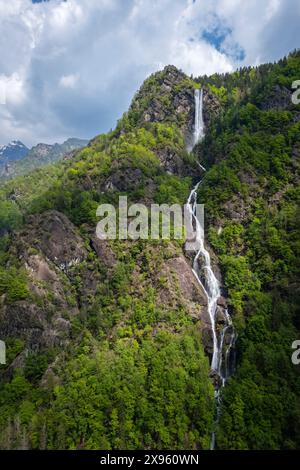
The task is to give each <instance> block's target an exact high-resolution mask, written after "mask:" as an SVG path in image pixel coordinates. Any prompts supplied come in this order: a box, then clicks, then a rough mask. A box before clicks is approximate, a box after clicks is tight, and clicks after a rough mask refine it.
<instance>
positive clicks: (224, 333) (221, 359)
mask: <svg viewBox="0 0 300 470" xmlns="http://www.w3.org/2000/svg"><path fill="white" fill-rule="evenodd" d="M203 137H204V122H203V90H202V89H201V92H199V90H195V126H194V145H195V144H197V143H198V142H199V141H200V140H201V139H202V138H203ZM199 165H200V164H199ZM200 167H201V168H202V169H203V170H204V171H205V168H204V167H202V165H200ZM201 181H202V180H200V181H199V182H198V183H197V184H196V185H195V187H194V188H193V189H192V190H191V192H190V195H189V197H188V200H187V208H188V213H189V218H190V221H189V223H190V225H191V226H192V227H194V229H195V231H196V246H197V252H196V255H195V257H194V260H193V273H194V275H195V277H196V279H197V281H198V283H199V284H200V285H201V287H202V289H203V290H204V292H205V294H206V296H207V307H208V315H209V319H210V323H211V333H212V343H213V352H212V359H211V373H212V376H214V377H215V379H217V380H215V399H216V420H215V424H217V423H218V422H219V417H220V405H221V397H220V388H221V387H222V386H224V385H225V383H226V380H227V379H228V377H230V374H231V373H232V369H233V364H232V354H231V353H232V351H233V348H234V344H235V331H234V328H233V324H232V321H231V318H230V315H229V314H228V311H227V309H225V311H224V319H223V325H222V326H221V327H220V325H216V314H217V307H218V299H219V297H220V295H221V292H220V285H219V281H218V280H217V278H216V276H215V274H214V272H213V269H212V266H211V260H210V254H209V252H208V251H207V250H206V248H205V245H204V229H203V227H201V224H200V222H199V220H198V219H197V216H196V209H197V191H198V188H199V186H200V184H201ZM217 326H218V328H217ZM228 339H229V341H228ZM214 448H215V431H213V432H212V439H211V449H214Z"/></svg>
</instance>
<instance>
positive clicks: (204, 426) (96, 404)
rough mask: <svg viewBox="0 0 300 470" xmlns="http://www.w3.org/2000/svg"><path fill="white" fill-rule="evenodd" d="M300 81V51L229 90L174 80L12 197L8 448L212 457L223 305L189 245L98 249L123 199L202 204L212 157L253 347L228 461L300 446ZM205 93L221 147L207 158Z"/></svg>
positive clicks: (214, 193)
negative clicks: (210, 332)
mask: <svg viewBox="0 0 300 470" xmlns="http://www.w3.org/2000/svg"><path fill="white" fill-rule="evenodd" d="M299 78H300V53H299V52H298V51H295V52H293V53H292V54H290V55H289V56H288V57H286V58H284V59H282V60H281V61H279V62H278V63H276V64H266V65H262V66H259V67H256V68H243V69H240V70H238V71H236V72H234V73H232V74H225V75H217V74H216V75H213V76H211V77H200V78H194V79H192V78H189V77H187V76H186V75H185V74H183V73H182V72H181V71H178V70H177V69H176V68H175V67H172V66H169V67H166V68H165V69H164V70H163V71H161V72H158V73H156V74H154V75H152V76H150V77H149V78H148V79H147V80H146V81H145V82H144V84H143V85H142V87H141V89H140V90H139V91H138V92H137V94H136V95H135V97H134V99H133V102H132V104H131V106H130V109H129V110H128V112H127V113H125V114H124V115H123V117H122V118H121V119H120V121H119V122H118V125H117V127H116V129H115V130H113V131H112V132H110V133H108V134H103V135H100V136H98V137H96V138H95V139H94V140H92V141H91V142H90V144H89V145H88V146H87V147H86V148H84V149H83V150H80V151H78V152H77V153H76V154H75V155H74V156H73V158H71V159H69V160H67V161H63V162H59V163H57V164H54V165H50V166H47V167H45V168H42V169H39V170H36V171H33V172H32V173H30V174H28V175H26V176H23V177H19V178H15V179H13V180H11V181H9V182H7V183H5V184H3V185H2V186H1V187H0V338H1V339H3V340H5V341H6V344H7V364H6V365H5V366H4V365H3V366H0V379H1V384H0V448H2V449H14V448H21V449H31V448H33V449H46V448H47V449H113V448H115V449H141V448H144V449H208V448H209V445H210V439H211V431H212V429H213V423H214V411H215V410H214V407H215V402H214V388H213V384H212V381H211V378H210V373H209V357H208V355H207V354H205V351H206V346H207V344H206V341H205V338H204V332H203V325H202V320H201V312H203V311H204V310H205V305H204V304H205V301H203V298H202V297H201V292H199V291H197V286H196V285H195V283H194V280H193V275H192V273H191V267H190V262H189V259H188V258H186V257H185V256H184V252H183V242H181V241H180V240H177V241H172V240H170V241H168V240H163V241H141V240H140V241H120V240H115V241H106V242H104V241H102V242H100V241H99V240H97V239H96V237H95V227H96V223H97V218H96V209H97V207H98V205H99V204H100V203H113V204H116V205H117V203H118V196H119V195H125V194H126V195H127V196H128V198H129V201H131V202H143V203H145V204H146V205H148V204H150V203H152V202H156V203H168V204H171V203H179V204H184V203H185V201H186V199H187V197H188V194H189V192H190V189H191V187H192V185H193V184H194V183H196V182H197V181H198V180H199V179H200V178H202V176H203V172H202V173H201V172H200V170H199V166H198V165H197V161H199V162H200V163H201V164H202V165H204V166H205V167H206V168H207V171H206V173H205V176H204V179H203V182H202V185H201V187H200V190H199V195H198V196H199V202H202V203H204V204H205V211H206V231H207V241H208V243H209V246H210V249H211V251H212V253H213V259H214V263H215V264H216V265H217V264H218V265H219V267H220V270H221V275H222V278H223V289H224V295H226V297H228V302H229V311H230V314H231V315H232V318H233V322H234V325H235V328H236V331H237V335H238V338H237V343H236V357H237V359H236V368H235V373H234V375H233V376H232V377H231V378H230V380H229V381H228V382H227V384H226V387H225V388H224V389H223V390H222V397H221V398H222V406H221V418H220V422H219V424H218V429H217V447H218V448H219V449H294V448H300V399H299V397H300V376H299V372H300V370H299V366H295V365H293V364H292V362H291V354H292V349H291V345H292V342H293V341H294V340H295V339H299V337H300V333H299V329H300V321H299V319H300V315H299V300H300V292H299V282H298V280H299V261H298V260H299V257H300V237H299V222H300V220H299V219H300V218H299V167H300V160H299V157H300V106H299V105H294V104H293V103H292V101H291V92H292V91H291V86H292V82H293V81H294V80H297V79H299ZM197 87H198V88H199V87H202V88H203V90H204V96H205V98H204V107H205V110H204V119H205V123H206V135H205V138H204V140H203V141H202V142H201V143H200V144H199V145H197V146H196V147H195V148H194V149H193V152H191V153H190V152H188V151H187V150H186V148H187V145H186V141H187V140H188V137H189V134H190V133H191V132H192V125H193V116H194V108H193V106H194V105H193V103H194V101H193V100H194V94H193V93H194V89H195V88H197ZM193 283H194V284H193ZM187 284H188V285H187Z"/></svg>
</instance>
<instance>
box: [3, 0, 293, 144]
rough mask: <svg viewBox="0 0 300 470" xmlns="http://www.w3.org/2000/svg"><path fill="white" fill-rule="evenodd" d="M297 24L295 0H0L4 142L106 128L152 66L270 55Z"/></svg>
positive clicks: (228, 65)
mask: <svg viewBox="0 0 300 470" xmlns="http://www.w3.org/2000/svg"><path fill="white" fill-rule="evenodd" d="M299 25H300V0H49V1H42V0H0V35H1V41H0V120H1V125H0V144H5V143H7V142H9V141H10V140H12V139H20V140H22V141H23V142H24V143H25V144H27V145H28V146H30V145H34V144H36V143H37V142H47V143H52V142H54V141H58V142H60V141H63V140H64V139H65V138H68V137H71V136H72V137H73V136H74V137H84V138H90V137H92V136H94V135H96V134H99V133H100V132H106V131H107V130H109V129H110V128H113V127H114V126H115V124H116V120H117V119H118V118H119V117H120V116H121V115H122V113H123V112H124V111H125V110H126V109H127V107H128V105H129V103H130V100H131V98H132V96H133V94H134V92H135V91H136V90H137V89H138V88H139V86H140V85H141V83H142V81H143V80H144V79H145V78H146V77H147V76H148V75H149V74H150V73H152V72H154V71H156V70H158V69H161V68H162V67H164V66H165V65H167V64H170V63H172V64H174V65H176V66H177V67H179V68H181V69H182V70H183V71H184V72H186V73H188V74H193V75H194V76H198V75H202V74H211V73H214V72H226V71H231V70H234V69H235V68H236V67H238V66H240V65H244V64H259V63H262V62H265V61H274V60H276V59H278V58H280V57H282V56H283V55H284V54H286V53H288V52H289V51H290V50H292V49H294V48H296V47H299V46H300V27H299ZM299 78H300V77H299ZM4 95H5V98H6V103H5V104H3V101H4ZM1 103H2V104H1Z"/></svg>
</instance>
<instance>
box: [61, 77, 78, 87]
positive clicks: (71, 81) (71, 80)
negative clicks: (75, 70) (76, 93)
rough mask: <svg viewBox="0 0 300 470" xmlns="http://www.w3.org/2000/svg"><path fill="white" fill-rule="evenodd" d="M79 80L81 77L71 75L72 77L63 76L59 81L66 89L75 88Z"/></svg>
mask: <svg viewBox="0 0 300 470" xmlns="http://www.w3.org/2000/svg"><path fill="white" fill-rule="evenodd" d="M78 80H79V75H78V74H72V73H71V74H70V75H63V76H62V77H61V78H60V80H59V84H60V86H62V87H64V88H75V86H76V84H77V82H78Z"/></svg>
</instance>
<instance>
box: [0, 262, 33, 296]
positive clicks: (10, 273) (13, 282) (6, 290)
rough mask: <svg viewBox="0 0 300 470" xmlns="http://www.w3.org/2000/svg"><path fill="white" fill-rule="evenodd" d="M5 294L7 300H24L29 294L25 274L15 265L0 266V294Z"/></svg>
mask: <svg viewBox="0 0 300 470" xmlns="http://www.w3.org/2000/svg"><path fill="white" fill-rule="evenodd" d="M2 294H5V295H6V298H7V301H8V302H15V301H16V300H24V299H26V298H27V297H28V296H29V291H28V287H27V279H26V275H25V273H24V272H23V271H17V269H16V268H15V267H11V268H5V269H4V268H2V267H1V266H0V295H2Z"/></svg>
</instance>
